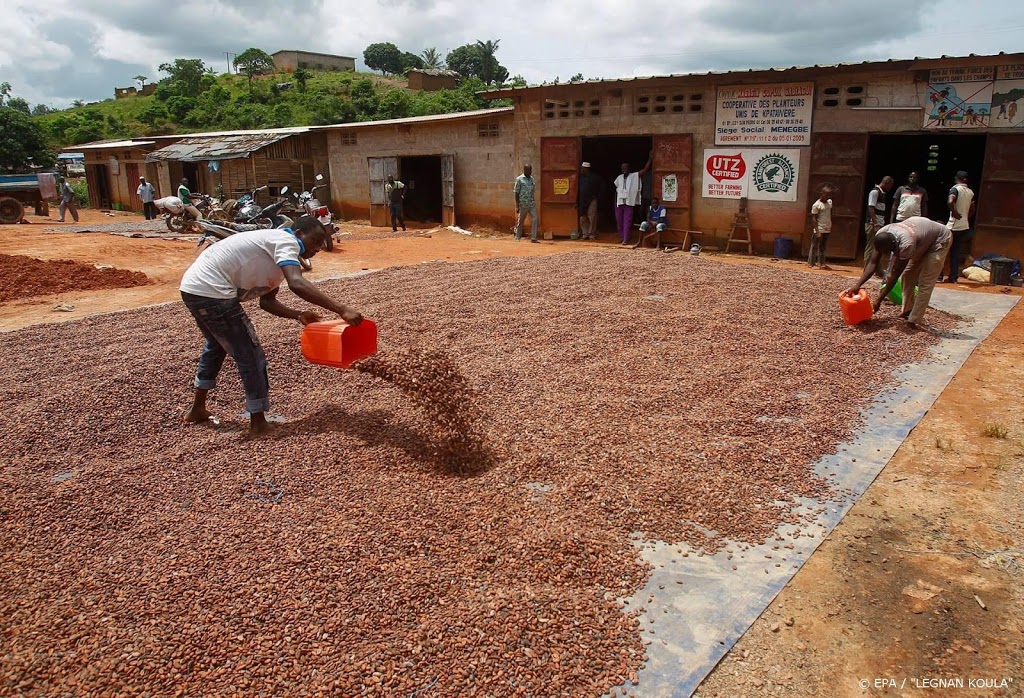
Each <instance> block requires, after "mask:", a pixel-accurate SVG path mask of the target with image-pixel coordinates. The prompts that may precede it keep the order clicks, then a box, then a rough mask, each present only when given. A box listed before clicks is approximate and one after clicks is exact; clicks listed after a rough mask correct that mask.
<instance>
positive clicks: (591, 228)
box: [576, 162, 604, 240]
mask: <svg viewBox="0 0 1024 698" xmlns="http://www.w3.org/2000/svg"><path fill="white" fill-rule="evenodd" d="M603 193H604V182H603V181H602V180H601V178H600V177H598V176H597V175H596V174H594V173H593V171H592V170H591V169H590V163H589V162H585V163H583V164H582V165H581V166H580V180H579V184H578V186H577V187H576V208H577V210H578V211H579V213H580V239H581V240H596V239H597V201H598V199H600V198H601V195H602V194H603Z"/></svg>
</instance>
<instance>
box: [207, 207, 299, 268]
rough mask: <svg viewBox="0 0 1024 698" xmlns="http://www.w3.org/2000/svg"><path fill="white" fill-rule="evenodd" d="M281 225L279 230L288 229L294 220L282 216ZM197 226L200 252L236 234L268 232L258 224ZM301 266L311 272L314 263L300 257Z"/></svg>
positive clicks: (228, 223)
mask: <svg viewBox="0 0 1024 698" xmlns="http://www.w3.org/2000/svg"><path fill="white" fill-rule="evenodd" d="M280 219H281V223H280V225H278V226H276V227H277V228H287V227H289V226H291V224H292V219H291V218H288V217H287V216H281V217H280ZM196 226H198V228H199V230H200V235H199V240H198V242H197V243H196V251H197V252H198V251H199V250H200V249H201V248H202V247H203V245H212V244H214V243H216V242H218V241H220V240H225V239H227V238H229V237H231V236H232V235H234V234H236V233H245V232H249V231H253V230H266V229H267V228H266V226H262V225H259V224H257V223H232V222H230V221H222V222H217V223H213V222H211V221H207V220H199V221H196ZM299 265H300V266H301V267H302V269H303V271H310V270H312V269H313V263H312V262H311V261H309V260H308V259H306V258H304V257H299Z"/></svg>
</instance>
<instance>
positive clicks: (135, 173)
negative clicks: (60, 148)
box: [67, 138, 166, 212]
mask: <svg viewBox="0 0 1024 698" xmlns="http://www.w3.org/2000/svg"><path fill="white" fill-rule="evenodd" d="M154 147H156V141H154V140H153V139H150V138H145V139H121V140H117V139H115V140H107V141H97V142H95V143H86V144H84V145H75V146H71V147H70V148H67V152H76V153H84V155H85V181H86V183H87V184H88V186H89V205H90V206H92V207H93V208H99V209H111V208H114V209H118V210H122V211H139V212H141V211H142V201H140V200H139V197H138V194H136V190H137V189H138V187H139V177H140V176H142V177H145V178H146V179H148V180H150V181H152V182H154V183H155V182H156V175H157V171H156V169H155V168H151V167H150V166H148V165H147V163H146V154H147V153H148V152H149V151H151V150H152V149H153V148H154ZM165 195H166V194H165Z"/></svg>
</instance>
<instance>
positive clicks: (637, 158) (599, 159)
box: [581, 136, 654, 233]
mask: <svg viewBox="0 0 1024 698" xmlns="http://www.w3.org/2000/svg"><path fill="white" fill-rule="evenodd" d="M582 140H583V143H582V154H581V160H582V161H583V162H589V163H590V169H591V171H592V172H593V173H594V174H596V175H597V176H598V177H600V178H601V181H603V182H604V183H605V187H604V195H603V196H602V197H601V199H600V200H599V201H598V205H597V206H598V208H597V210H598V214H597V226H598V232H602V233H605V232H615V213H614V212H615V184H614V182H615V178H616V177H618V176H619V175H620V174H621V173H622V171H621V169H620V168H621V166H622V163H624V162H628V163H629V166H630V169H631V171H633V172H639V171H640V170H642V169H643V167H644V165H646V164H647V158H648V156H649V155H650V153H651V149H652V147H653V144H654V139H653V138H652V137H651V136H603V137H596V138H584V139H582ZM642 182H643V194H642V199H643V201H642V203H641V206H646V205H648V204H649V202H650V197H651V191H652V188H653V177H652V176H651V173H650V172H648V173H647V175H646V176H645V177H644V178H643V180H642ZM643 210H644V209H643V208H639V210H638V211H637V213H636V214H634V217H633V219H634V220H642V216H643V215H644V214H643V213H642V211H643Z"/></svg>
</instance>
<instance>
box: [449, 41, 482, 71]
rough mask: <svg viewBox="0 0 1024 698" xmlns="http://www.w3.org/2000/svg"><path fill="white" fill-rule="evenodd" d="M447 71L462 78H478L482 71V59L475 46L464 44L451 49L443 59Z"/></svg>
mask: <svg viewBox="0 0 1024 698" xmlns="http://www.w3.org/2000/svg"><path fill="white" fill-rule="evenodd" d="M445 63H446V64H447V66H448V70H454V71H455V72H456V73H458V74H459V76H460V77H462V78H473V77H476V78H478V77H480V76H481V74H482V73H483V70H484V57H483V55H481V53H480V49H479V47H478V46H477V45H476V44H466V45H465V46H459V47H458V48H455V49H452V50H451V51H450V52H449V53H448V56H447V57H446V58H445Z"/></svg>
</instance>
